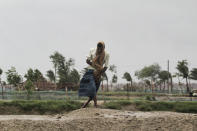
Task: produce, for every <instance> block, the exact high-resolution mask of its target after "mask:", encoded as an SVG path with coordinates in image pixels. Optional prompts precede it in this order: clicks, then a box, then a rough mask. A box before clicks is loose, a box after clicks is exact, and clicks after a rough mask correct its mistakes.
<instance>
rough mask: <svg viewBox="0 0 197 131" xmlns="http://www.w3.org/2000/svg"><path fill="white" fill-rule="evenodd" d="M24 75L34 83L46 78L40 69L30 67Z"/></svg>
mask: <svg viewBox="0 0 197 131" xmlns="http://www.w3.org/2000/svg"><path fill="white" fill-rule="evenodd" d="M24 77H25V78H26V79H27V81H31V82H32V83H34V84H35V83H37V82H39V81H43V80H45V78H44V76H43V74H42V73H41V72H40V71H39V70H38V69H35V70H33V69H31V68H30V69H29V70H28V71H27V73H26V74H25V76H24ZM37 86H38V85H37Z"/></svg>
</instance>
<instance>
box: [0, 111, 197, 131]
mask: <svg viewBox="0 0 197 131" xmlns="http://www.w3.org/2000/svg"><path fill="white" fill-rule="evenodd" d="M0 131H197V115H196V114H184V113H175V112H139V111H119V110H109V109H96V108H86V109H79V110H75V111H73V112H70V113H68V114H59V115H54V116H50V115H49V116H41V115H15V116H13V115H4V116H3V115H1V116H0Z"/></svg>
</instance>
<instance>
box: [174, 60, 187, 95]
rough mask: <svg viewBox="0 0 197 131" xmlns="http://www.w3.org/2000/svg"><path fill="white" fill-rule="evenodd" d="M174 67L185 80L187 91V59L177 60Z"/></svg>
mask: <svg viewBox="0 0 197 131" xmlns="http://www.w3.org/2000/svg"><path fill="white" fill-rule="evenodd" d="M176 69H177V70H178V71H179V73H180V75H181V76H182V77H183V78H184V79H185V80H186V87H187V93H189V91H190V89H189V84H188V77H189V68H188V62H187V60H182V61H178V64H177V67H176Z"/></svg>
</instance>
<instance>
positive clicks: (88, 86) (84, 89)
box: [78, 70, 100, 97]
mask: <svg viewBox="0 0 197 131" xmlns="http://www.w3.org/2000/svg"><path fill="white" fill-rule="evenodd" d="M93 72H94V70H88V71H87V72H86V73H85V74H84V76H83V78H82V79H81V81H80V86H79V92H78V93H79V96H87V97H94V96H95V95H96V92H97V91H98V89H99V87H100V82H99V83H95V79H94V74H93Z"/></svg>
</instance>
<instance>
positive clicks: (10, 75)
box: [6, 67, 22, 88]
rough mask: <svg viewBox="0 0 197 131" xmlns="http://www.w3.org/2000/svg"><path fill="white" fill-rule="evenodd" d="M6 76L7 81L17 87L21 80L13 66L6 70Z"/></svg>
mask: <svg viewBox="0 0 197 131" xmlns="http://www.w3.org/2000/svg"><path fill="white" fill-rule="evenodd" d="M6 77H7V82H8V83H9V84H11V85H14V86H15V87H18V86H19V84H20V83H21V82H22V77H21V76H20V75H19V74H18V73H17V72H16V68H15V67H11V69H9V70H8V71H7V72H6ZM18 88H19V87H18Z"/></svg>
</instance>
